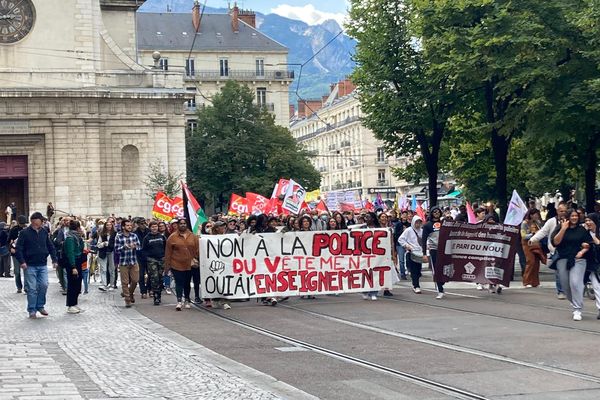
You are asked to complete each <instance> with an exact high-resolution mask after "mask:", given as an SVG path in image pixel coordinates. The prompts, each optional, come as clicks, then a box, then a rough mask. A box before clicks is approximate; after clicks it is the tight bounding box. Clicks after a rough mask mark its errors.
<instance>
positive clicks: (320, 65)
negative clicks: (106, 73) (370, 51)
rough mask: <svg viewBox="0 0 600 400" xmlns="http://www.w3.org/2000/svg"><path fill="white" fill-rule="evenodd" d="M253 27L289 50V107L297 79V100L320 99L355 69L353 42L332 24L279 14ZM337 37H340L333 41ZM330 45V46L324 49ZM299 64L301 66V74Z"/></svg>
mask: <svg viewBox="0 0 600 400" xmlns="http://www.w3.org/2000/svg"><path fill="white" fill-rule="evenodd" d="M192 6H193V0H169V1H164V0H147V1H146V2H145V3H144V5H142V7H141V8H140V10H139V12H163V13H164V12H177V13H180V12H181V13H186V12H191V9H192ZM167 7H168V9H167ZM168 10H169V11H168ZM204 12H205V13H206V14H225V13H227V12H228V9H226V8H214V7H206V8H205V9H204ZM256 25H257V29H258V30H259V31H260V32H262V33H264V34H265V35H267V36H269V37H271V38H272V39H274V40H276V41H278V42H279V43H281V44H283V45H284V46H286V47H287V48H288V49H289V53H288V64H290V65H289V69H291V70H294V71H295V76H296V78H295V80H294V82H293V83H292V85H291V86H290V103H296V102H297V101H298V96H296V94H295V92H296V87H298V79H300V85H299V88H298V95H299V96H300V97H302V98H304V99H307V98H321V96H323V95H325V94H327V93H328V91H329V86H330V84H331V83H335V82H337V81H338V80H340V79H343V78H344V77H346V76H347V75H349V74H350V73H351V72H352V70H353V69H354V66H355V63H354V61H353V60H352V54H353V53H354V49H355V46H356V41H355V40H354V39H352V38H351V37H349V36H347V35H345V34H343V33H342V34H340V31H341V30H342V28H341V27H340V26H339V24H338V23H337V22H336V21H335V20H326V21H324V22H322V23H321V24H318V25H309V24H307V23H306V22H303V21H299V20H295V19H291V18H287V17H284V16H281V15H278V14H262V13H259V12H257V13H256ZM338 34H339V36H337V37H336V38H335V40H332V39H334V37H335V36H336V35H338ZM329 41H332V42H331V43H330V44H328V45H327V43H328V42H329ZM326 45H327V46H326ZM324 46H326V47H324ZM317 53H318V54H317ZM313 56H314V57H313ZM299 64H304V65H303V67H302V73H301V74H300V67H299Z"/></svg>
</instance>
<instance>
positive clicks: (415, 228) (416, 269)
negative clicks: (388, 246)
mask: <svg viewBox="0 0 600 400" xmlns="http://www.w3.org/2000/svg"><path fill="white" fill-rule="evenodd" d="M422 227H423V220H422V219H421V217H419V216H418V215H415V216H414V217H413V218H412V221H411V224H410V228H408V229H405V230H404V232H402V235H400V238H399V239H398V243H399V244H400V245H401V246H402V247H404V249H405V250H406V266H407V267H408V270H409V272H410V278H411V280H412V285H413V292H415V293H417V294H420V293H421V285H420V283H419V279H421V269H422V268H423V263H424V262H428V261H429V260H428V259H427V256H425V255H424V251H423V246H422V245H421V243H422V239H423V229H422Z"/></svg>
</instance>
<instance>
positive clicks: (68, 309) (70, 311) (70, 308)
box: [67, 307, 81, 314]
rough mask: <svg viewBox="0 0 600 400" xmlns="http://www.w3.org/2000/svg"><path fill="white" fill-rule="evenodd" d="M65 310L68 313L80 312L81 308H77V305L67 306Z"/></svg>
mask: <svg viewBox="0 0 600 400" xmlns="http://www.w3.org/2000/svg"><path fill="white" fill-rule="evenodd" d="M67 312H68V313H69V314H79V313H80V312H81V310H80V309H78V308H77V307H69V308H67Z"/></svg>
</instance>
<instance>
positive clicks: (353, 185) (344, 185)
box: [331, 181, 362, 190]
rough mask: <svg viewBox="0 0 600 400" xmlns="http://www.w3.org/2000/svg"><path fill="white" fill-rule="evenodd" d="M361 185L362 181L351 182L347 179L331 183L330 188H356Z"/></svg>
mask: <svg viewBox="0 0 600 400" xmlns="http://www.w3.org/2000/svg"><path fill="white" fill-rule="evenodd" d="M360 187H362V182H361V181H356V182H352V181H348V182H345V183H340V182H338V183H336V184H333V185H331V190H344V189H356V188H360Z"/></svg>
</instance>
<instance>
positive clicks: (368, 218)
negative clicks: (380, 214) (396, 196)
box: [362, 211, 381, 301]
mask: <svg viewBox="0 0 600 400" xmlns="http://www.w3.org/2000/svg"><path fill="white" fill-rule="evenodd" d="M365 223H366V225H367V226H366V227H367V228H369V229H375V228H381V225H379V219H377V214H375V213H374V212H372V211H370V212H368V213H366V214H365ZM377 292H378V291H377V290H374V291H370V292H364V293H363V295H362V297H363V299H364V300H369V299H371V300H373V301H375V300H377Z"/></svg>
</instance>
